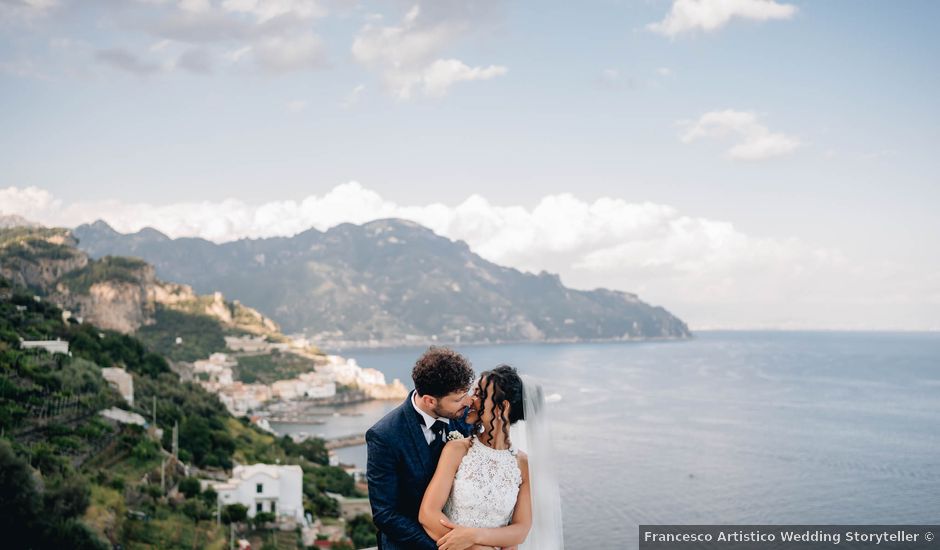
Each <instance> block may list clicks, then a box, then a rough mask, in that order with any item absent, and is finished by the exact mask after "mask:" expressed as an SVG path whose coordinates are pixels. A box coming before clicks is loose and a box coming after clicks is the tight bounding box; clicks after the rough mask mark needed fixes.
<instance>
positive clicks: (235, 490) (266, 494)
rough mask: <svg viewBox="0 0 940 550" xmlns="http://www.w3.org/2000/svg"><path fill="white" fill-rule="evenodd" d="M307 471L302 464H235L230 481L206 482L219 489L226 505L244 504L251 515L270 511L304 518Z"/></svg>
mask: <svg viewBox="0 0 940 550" xmlns="http://www.w3.org/2000/svg"><path fill="white" fill-rule="evenodd" d="M303 481H304V474H303V470H301V469H300V466H296V465H294V466H281V465H273V464H253V465H251V466H235V469H234V470H232V478H231V479H229V480H228V481H226V482H212V481H206V482H203V483H204V484H205V485H207V486H211V487H212V488H213V489H215V492H216V493H218V495H219V502H220V503H221V504H222V506H228V505H229V504H236V503H237V504H241V505H243V506H245V507H246V508H248V515H249V517H255V515H256V514H258V513H260V512H270V513H272V514H274V515H275V516H277V517H278V518H292V519H294V520H296V521H298V522H303V521H304V505H303Z"/></svg>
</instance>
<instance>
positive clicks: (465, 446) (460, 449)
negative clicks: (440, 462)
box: [443, 437, 471, 456]
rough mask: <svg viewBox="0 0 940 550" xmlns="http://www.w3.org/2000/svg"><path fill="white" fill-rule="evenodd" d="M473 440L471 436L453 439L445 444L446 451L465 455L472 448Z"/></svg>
mask: <svg viewBox="0 0 940 550" xmlns="http://www.w3.org/2000/svg"><path fill="white" fill-rule="evenodd" d="M470 444H471V440H470V438H469V437H466V438H463V439H452V440H450V441H448V442H447V444H446V445H444V451H443V452H445V453H448V454H457V455H459V456H463V455H465V454H467V451H469V450H470Z"/></svg>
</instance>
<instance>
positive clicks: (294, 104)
mask: <svg viewBox="0 0 940 550" xmlns="http://www.w3.org/2000/svg"><path fill="white" fill-rule="evenodd" d="M306 108H307V102H306V101H304V100H303V99H294V100H291V101H288V102H287V110H288V111H290V112H292V113H299V112H301V111H303V110H304V109H306Z"/></svg>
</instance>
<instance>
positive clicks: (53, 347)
mask: <svg viewBox="0 0 940 550" xmlns="http://www.w3.org/2000/svg"><path fill="white" fill-rule="evenodd" d="M20 348H21V349H30V348H42V349H44V350H46V351H48V352H49V353H64V354H66V355H68V353H69V343H68V342H66V341H64V340H20Z"/></svg>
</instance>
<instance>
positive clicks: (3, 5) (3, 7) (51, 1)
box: [0, 0, 59, 22]
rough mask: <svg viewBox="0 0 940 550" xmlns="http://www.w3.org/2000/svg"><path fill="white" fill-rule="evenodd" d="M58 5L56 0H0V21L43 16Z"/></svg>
mask: <svg viewBox="0 0 940 550" xmlns="http://www.w3.org/2000/svg"><path fill="white" fill-rule="evenodd" d="M58 6H59V2H58V0H0V22H5V21H13V20H24V21H29V20H32V19H37V18H40V17H45V16H46V15H49V14H50V13H51V12H52V11H53V10H55V9H56V8H57V7H58Z"/></svg>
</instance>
